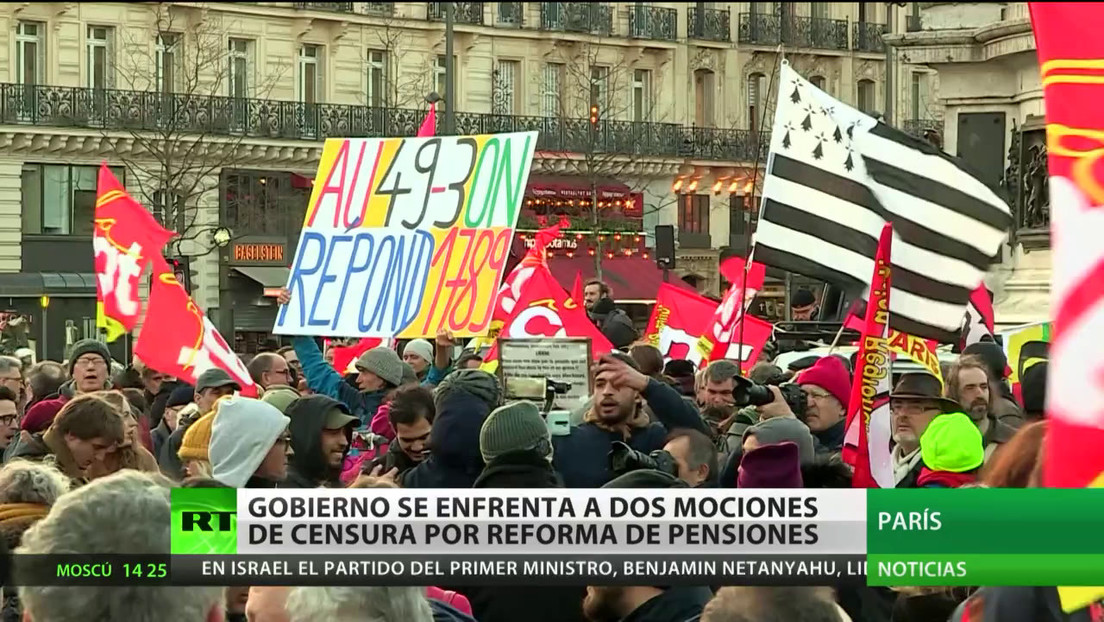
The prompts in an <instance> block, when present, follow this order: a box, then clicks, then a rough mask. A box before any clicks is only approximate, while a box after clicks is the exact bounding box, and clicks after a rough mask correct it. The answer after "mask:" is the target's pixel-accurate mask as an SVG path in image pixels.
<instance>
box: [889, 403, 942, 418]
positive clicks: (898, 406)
mask: <svg viewBox="0 0 1104 622" xmlns="http://www.w3.org/2000/svg"><path fill="white" fill-rule="evenodd" d="M889 409H890V411H892V412H893V413H894V414H897V415H922V414H924V413H926V412H929V411H933V410H935V411H938V410H940V408H939V407H938V406H936V405H935V404H932V403H930V402H905V401H901V402H890V403H889Z"/></svg>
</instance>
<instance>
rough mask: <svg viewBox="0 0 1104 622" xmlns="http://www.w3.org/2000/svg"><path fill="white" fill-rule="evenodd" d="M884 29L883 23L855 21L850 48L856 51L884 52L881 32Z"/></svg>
mask: <svg viewBox="0 0 1104 622" xmlns="http://www.w3.org/2000/svg"><path fill="white" fill-rule="evenodd" d="M885 30H886V27H885V24H871V23H870V22H855V25H854V32H853V34H852V41H851V46H852V49H854V50H855V51H857V52H884V51H885V43H884V42H883V41H882V34H883V33H884V32H885Z"/></svg>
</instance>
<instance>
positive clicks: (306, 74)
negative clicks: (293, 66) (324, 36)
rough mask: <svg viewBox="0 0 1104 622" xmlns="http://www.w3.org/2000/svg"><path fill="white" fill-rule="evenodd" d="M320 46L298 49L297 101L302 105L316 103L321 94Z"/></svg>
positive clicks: (306, 46)
mask: <svg viewBox="0 0 1104 622" xmlns="http://www.w3.org/2000/svg"><path fill="white" fill-rule="evenodd" d="M321 64H322V46H320V45H303V46H300V47H299V89H298V90H299V92H298V93H297V95H298V97H299V101H301V102H303V103H304V104H316V103H318V99H319V96H320V95H321V93H322V67H321Z"/></svg>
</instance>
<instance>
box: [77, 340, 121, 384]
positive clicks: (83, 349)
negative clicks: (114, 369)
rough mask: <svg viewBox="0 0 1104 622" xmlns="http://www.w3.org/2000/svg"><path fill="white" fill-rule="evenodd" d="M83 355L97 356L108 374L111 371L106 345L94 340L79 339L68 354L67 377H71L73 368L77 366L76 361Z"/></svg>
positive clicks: (109, 353) (108, 351)
mask: <svg viewBox="0 0 1104 622" xmlns="http://www.w3.org/2000/svg"><path fill="white" fill-rule="evenodd" d="M85 354H98V355H100V356H101V357H102V358H103V360H104V364H105V365H107V368H108V370H109V372H110V370H111V351H110V350H108V349H107V344H105V343H103V342H102V341H96V340H95V339H81V340H80V341H78V342H77V343H75V344H73V351H72V352H70V353H69V376H72V375H73V367H75V366H76V364H77V359H79V358H80V357H82V356H84V355H85Z"/></svg>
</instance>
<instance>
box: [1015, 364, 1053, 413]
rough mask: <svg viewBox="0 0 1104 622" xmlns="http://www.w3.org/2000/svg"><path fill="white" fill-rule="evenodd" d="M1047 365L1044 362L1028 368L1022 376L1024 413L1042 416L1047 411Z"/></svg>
mask: <svg viewBox="0 0 1104 622" xmlns="http://www.w3.org/2000/svg"><path fill="white" fill-rule="evenodd" d="M1046 383H1047V363H1046V361H1042V362H1039V363H1035V364H1034V365H1032V366H1031V367H1028V368H1027V371H1025V372H1024V373H1023V376H1020V391H1021V393H1022V394H1023V407H1024V412H1025V413H1028V414H1042V413H1043V411H1044V410H1045V409H1046Z"/></svg>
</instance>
